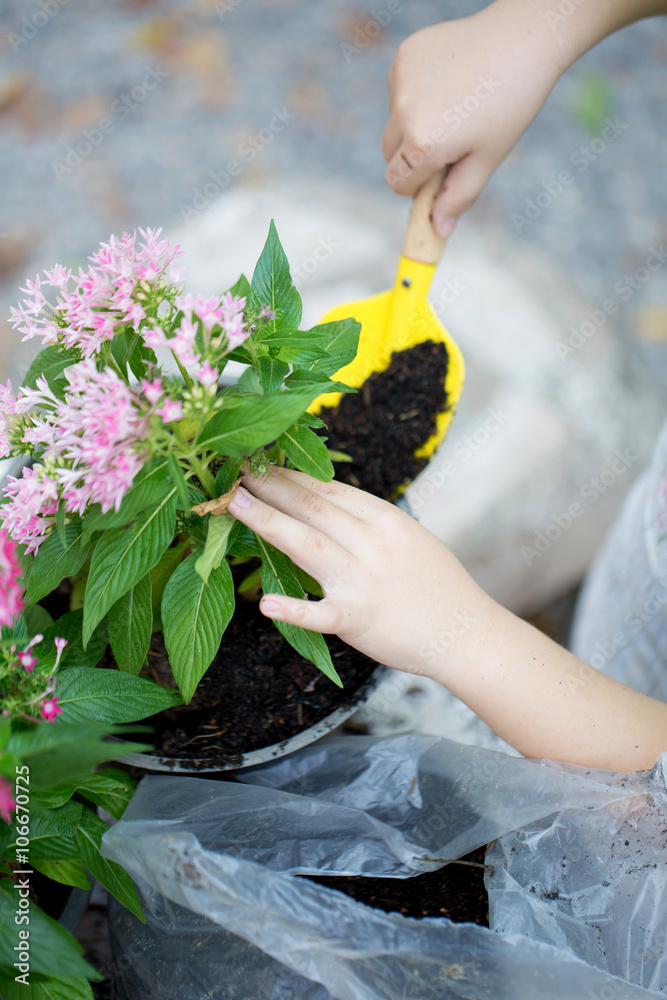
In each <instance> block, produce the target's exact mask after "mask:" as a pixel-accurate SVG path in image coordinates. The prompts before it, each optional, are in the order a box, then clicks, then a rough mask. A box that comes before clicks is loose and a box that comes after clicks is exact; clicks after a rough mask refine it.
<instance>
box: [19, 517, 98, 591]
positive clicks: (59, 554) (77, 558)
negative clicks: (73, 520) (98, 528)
mask: <svg viewBox="0 0 667 1000" xmlns="http://www.w3.org/2000/svg"><path fill="white" fill-rule="evenodd" d="M65 537H66V540H67V541H66V544H65V545H64V546H63V544H62V542H61V541H60V537H59V535H58V532H57V531H54V532H52V533H51V534H50V535H49V536H48V538H46V540H45V541H44V542H42V544H41V545H40V547H39V549H38V550H37V553H36V554H35V559H34V565H33V568H32V572H31V574H30V583H29V585H28V590H27V592H26V595H25V602H26V604H28V605H30V604H36V603H37V602H38V601H41V600H42V598H43V597H46V596H47V594H50V593H51V591H52V590H55V589H56V587H57V586H58V584H59V583H60V582H61V580H64V579H65V577H66V576H74V574H75V573H78V572H79V570H80V569H81V567H82V566H83V564H84V562H85V561H86V556H87V555H88V548H89V546H86V545H83V544H82V542H81V525H80V524H67V525H65Z"/></svg>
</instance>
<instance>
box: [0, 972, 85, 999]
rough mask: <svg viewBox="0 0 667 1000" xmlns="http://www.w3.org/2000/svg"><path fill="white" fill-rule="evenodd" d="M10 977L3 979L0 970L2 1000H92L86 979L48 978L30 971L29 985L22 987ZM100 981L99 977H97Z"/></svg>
mask: <svg viewBox="0 0 667 1000" xmlns="http://www.w3.org/2000/svg"><path fill="white" fill-rule="evenodd" d="M15 972H16V970H15V969H12V970H11V975H7V976H6V977H4V976H3V975H2V969H1V968H0V996H1V997H2V998H3V1000H94V997H93V991H92V989H91V987H90V983H89V982H88V980H87V979H83V978H81V977H75V976H50V975H43V974H39V973H34V972H33V970H32V969H31V970H30V985H29V986H24V985H23V983H17V982H16V980H15V979H14V973H15ZM97 978H98V979H101V978H102V977H101V976H98V977H97Z"/></svg>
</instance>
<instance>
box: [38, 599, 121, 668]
mask: <svg viewBox="0 0 667 1000" xmlns="http://www.w3.org/2000/svg"><path fill="white" fill-rule="evenodd" d="M82 626H83V611H81V610H79V611H69V612H68V613H67V614H66V615H63V616H62V618H58V620H57V621H55V622H54V623H53V625H50V626H49V627H48V628H47V629H45V631H44V638H43V639H42V641H41V642H40V643H39V645H37V646H35V647H34V652H35V656H36V657H37V659H38V660H39V662H40V665H41V667H42V668H43V669H44V670H48V669H49V668H50V667H53V666H55V662H56V656H57V651H56V647H55V644H54V640H55V639H56V637H59V638H61V639H67V645H66V646H65V648H64V650H63V653H62V656H61V659H60V668H59V669H62V668H63V667H68V666H72V667H96V666H97V664H98V663H99V662H100V660H101V659H102V657H103V656H104V652H105V650H106V648H107V645H108V642H109V639H108V636H107V623H106V619H104V620H103V621H101V622H100V624H99V625H98V626H97V628H96V629H95V631H94V632H93V635H92V636H91V638H90V641H89V643H88V646H87V647H86V649H84V648H83V635H82V632H81V629H82Z"/></svg>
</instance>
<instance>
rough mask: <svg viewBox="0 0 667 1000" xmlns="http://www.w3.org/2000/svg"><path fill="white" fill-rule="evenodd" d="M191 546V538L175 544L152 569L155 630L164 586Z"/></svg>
mask: <svg viewBox="0 0 667 1000" xmlns="http://www.w3.org/2000/svg"><path fill="white" fill-rule="evenodd" d="M188 548H189V540H188V539H185V540H184V541H182V542H179V543H178V545H173V546H171V548H168V549H167V550H166V552H163V553H162V555H161V556H160V559H159V561H158V563H157V564H156V566H154V568H153V569H152V570H151V574H150V576H151V587H152V589H153V599H152V604H153V630H154V631H155V619H156V618H157V619H158V620H159V617H160V607H161V606H162V595H163V594H164V588H165V587H166V586H167V584H168V583H169V579H170V577H171V575H172V573H173V572H174V570H175V569H176V567H177V566H178V565H179V563H180V562H181V561H182V559H183V555H184V554H185V552H186V550H187V549H188Z"/></svg>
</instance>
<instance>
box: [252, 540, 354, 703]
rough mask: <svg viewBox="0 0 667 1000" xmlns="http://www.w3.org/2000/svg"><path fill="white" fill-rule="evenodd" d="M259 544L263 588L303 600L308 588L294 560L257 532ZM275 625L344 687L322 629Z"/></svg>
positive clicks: (266, 590) (294, 644)
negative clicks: (301, 581)
mask: <svg viewBox="0 0 667 1000" xmlns="http://www.w3.org/2000/svg"><path fill="white" fill-rule="evenodd" d="M257 543H258V545H259V548H260V551H261V554H262V590H263V591H264V593H265V594H285V595H286V596H287V597H298V598H302V599H303V598H304V597H305V591H304V589H303V587H302V586H301V584H300V583H299V581H298V579H297V577H296V574H295V573H294V570H293V568H292V566H293V563H292V560H291V559H290V558H289V556H286V555H285V554H284V553H283V552H279V551H278V549H276V548H274V547H273V545H269V543H268V542H265V541H264V539H263V538H261V537H260V536H259V535H257ZM274 625H275V626H276V628H277V629H278V631H279V632H280V633H281V635H284V636H285V638H286V639H287V641H288V642H289V644H290V646H293V647H294V649H296V651H297V653H301V655H302V656H304V657H305V658H306V659H307V660H310V661H311V663H314V664H315V666H316V667H317V668H318V669H319V670H321V671H322V673H323V674H326V676H327V677H329V678H330V680H332V681H333V682H334V684H337V685H338V687H342V686H343V684H342V681H341V679H340V677H339V676H338V673H337V671H336V668H335V667H334V665H333V662H332V660H331V654H330V652H329V647H328V646H327V644H326V642H325V641H324V637H323V636H322V635H320V633H319V632H311V630H310V629H305V628H301V627H300V626H299V625H291V624H289V623H287V622H279V621H274Z"/></svg>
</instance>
